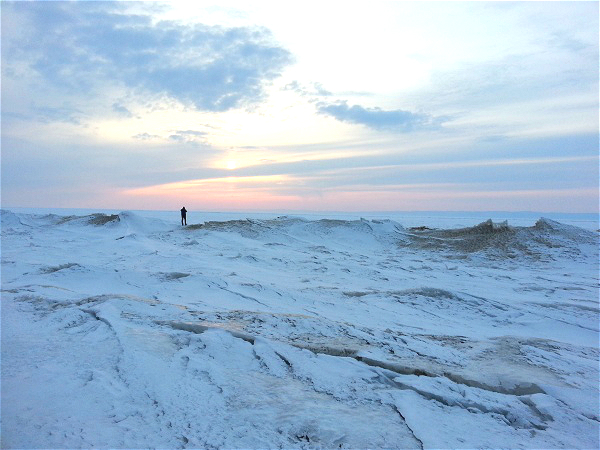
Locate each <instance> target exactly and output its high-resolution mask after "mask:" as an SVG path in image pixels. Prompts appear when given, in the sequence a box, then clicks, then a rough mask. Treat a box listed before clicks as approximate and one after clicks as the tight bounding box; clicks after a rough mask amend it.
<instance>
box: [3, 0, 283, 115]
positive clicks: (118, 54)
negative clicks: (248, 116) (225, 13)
mask: <svg viewBox="0 0 600 450" xmlns="http://www.w3.org/2000/svg"><path fill="white" fill-rule="evenodd" d="M126 7H127V5H126V3H124V4H120V3H117V2H41V1H40V2H14V3H12V2H3V5H2V10H3V11H2V13H3V14H2V20H3V22H4V20H11V17H13V18H14V17H18V18H19V19H20V20H21V21H22V22H23V23H25V24H27V25H26V27H25V30H22V31H21V36H20V37H19V38H17V39H15V38H13V37H12V36H11V37H9V36H3V39H2V46H3V49H2V50H3V52H4V58H3V64H4V63H6V62H8V63H9V64H8V65H10V61H20V62H21V63H22V62H25V63H26V64H28V65H29V67H31V68H32V69H34V70H35V71H36V72H37V73H38V74H39V75H41V76H42V77H43V79H45V80H46V81H47V82H50V83H51V85H52V86H54V87H55V88H59V89H60V88H62V89H65V90H66V91H69V92H71V93H73V92H80V93H86V92H87V93H91V92H93V91H94V88H97V87H98V86H99V85H104V84H105V83H113V84H118V85H124V86H126V87H128V88H131V89H134V90H136V91H142V92H144V93H146V94H157V95H166V96H168V97H170V98H173V99H175V100H178V101H181V102H183V103H185V104H191V105H193V106H194V107H195V108H197V109H200V110H207V111H225V110H228V109H231V108H236V107H240V106H247V105H251V104H254V103H256V102H258V101H260V100H262V99H263V97H264V88H265V86H266V85H267V84H268V83H269V82H270V81H272V80H273V79H275V78H276V77H278V76H279V74H280V72H281V70H282V69H283V68H284V67H285V66H286V65H288V64H290V63H291V60H292V58H291V54H290V53H289V52H288V51H287V50H285V49H283V48H281V47H279V46H278V45H277V44H275V43H274V42H273V38H272V36H271V34H270V32H269V31H268V30H266V29H264V28H248V27H238V28H223V27H217V26H207V25H202V24H194V25H184V24H181V23H178V22H165V21H163V22H158V23H153V22H152V21H151V18H150V16H148V15H136V14H131V13H127V12H126V10H125V8H126ZM3 28H4V27H3ZM4 65H5V66H6V64H4ZM5 73H8V72H5ZM118 109H119V112H121V113H126V112H127V111H126V110H125V109H122V108H118Z"/></svg>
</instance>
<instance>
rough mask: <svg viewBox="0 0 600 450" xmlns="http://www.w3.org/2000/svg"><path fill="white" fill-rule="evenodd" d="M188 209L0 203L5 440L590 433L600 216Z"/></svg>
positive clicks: (436, 444)
mask: <svg viewBox="0 0 600 450" xmlns="http://www.w3.org/2000/svg"><path fill="white" fill-rule="evenodd" d="M198 216H199V215H198V214H194V213H190V214H189V217H188V219H189V223H190V225H188V226H187V227H181V226H180V225H179V223H178V222H179V217H178V216H177V214H176V213H174V214H172V217H168V216H166V215H165V213H160V212H157V213H154V214H153V213H151V212H118V213H116V212H110V213H107V212H102V213H99V212H93V211H57V212H56V211H54V212H51V213H49V214H45V213H44V214H39V213H37V214H36V213H35V212H32V211H25V210H18V209H15V210H10V211H9V210H2V215H1V221H2V222H1V227H2V309H1V314H2V330H1V331H2V336H1V337H2V424H1V426H2V433H1V439H2V443H1V444H2V448H147V447H152V448H492V447H494V448H498V447H502V448H598V447H599V437H598V436H599V425H600V418H599V405H598V402H599V375H598V368H599V365H598V364H599V345H598V339H599V320H598V319H599V317H598V312H599V305H598V295H599V290H598V287H599V285H598V274H599V268H600V267H599V265H600V263H599V258H598V249H599V245H598V244H599V242H598V232H597V231H596V230H597V223H596V224H595V225H594V224H591V223H587V226H585V227H584V228H582V227H580V226H573V223H576V224H579V225H581V222H577V221H576V220H571V221H570V223H569V221H568V220H565V221H560V220H556V217H554V218H553V219H548V218H538V219H537V220H532V219H531V218H525V217H517V218H516V219H515V220H514V223H513V221H511V218H510V217H509V218H508V221H506V222H505V220H506V219H505V218H503V217H500V218H497V217H493V218H492V219H493V220H489V221H488V220H481V221H476V220H475V219H479V218H475V217H462V218H460V220H458V219H457V217H453V216H452V217H450V216H444V215H441V216H437V217H434V216H433V215H421V216H415V215H412V216H411V215H407V216H406V218H405V219H406V220H403V218H402V217H400V216H393V215H388V216H385V215H381V216H375V215H373V216H368V217H366V218H360V217H354V216H352V215H350V214H348V215H346V216H344V215H342V214H336V215H331V216H330V217H327V216H314V215H302V216H298V215H296V216H277V215H273V214H271V215H269V214H266V213H263V214H248V215H245V216H244V215H240V214H237V215H236V214H233V213H231V214H221V215H218V214H204V215H203V217H198ZM496 219H503V220H496ZM559 219H560V218H559ZM192 222H194V223H192Z"/></svg>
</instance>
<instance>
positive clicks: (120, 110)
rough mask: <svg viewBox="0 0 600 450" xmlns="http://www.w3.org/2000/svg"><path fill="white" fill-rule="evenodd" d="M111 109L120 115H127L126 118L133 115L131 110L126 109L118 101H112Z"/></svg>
mask: <svg viewBox="0 0 600 450" xmlns="http://www.w3.org/2000/svg"><path fill="white" fill-rule="evenodd" d="M112 110H113V111H114V112H115V113H117V114H118V115H119V116H121V117H127V118H131V117H133V114H132V113H131V111H129V109H127V108H126V107H125V106H123V105H120V104H119V103H113V105H112Z"/></svg>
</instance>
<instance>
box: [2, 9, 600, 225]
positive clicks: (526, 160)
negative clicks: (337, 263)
mask: <svg viewBox="0 0 600 450" xmlns="http://www.w3.org/2000/svg"><path fill="white" fill-rule="evenodd" d="M598 5H599V3H598V2H595V1H593V2H427V1H426V2H403V1H381V0H374V1H369V2H367V1H352V0H350V1H348V0H346V1H335V0H326V1H322V0H321V1H318V2H317V1H313V0H306V1H303V2H281V1H261V0H257V1H253V2H247V1H227V0H219V1H214V2H213V1H210V0H208V1H204V0H203V1H201V2H168V3H157V2H96V1H86V2H54V1H53V2H42V1H33V2H8V1H2V2H1V3H0V8H1V36H2V39H1V56H2V61H1V62H2V79H1V81H2V92H1V94H2V99H1V113H2V114H1V130H2V142H1V143H2V148H1V151H2V154H1V163H2V169H1V176H2V179H1V185H2V194H1V195H2V198H1V200H2V206H3V207H9V206H21V207H53V208H99V209H133V210H135V209H138V210H139V209H156V210H178V209H179V208H181V206H183V205H185V206H186V208H187V209H188V210H189V211H193V210H203V211H233V210H238V211H257V210H262V211H365V212H366V211H541V212H543V211H546V212H573V213H580V212H591V213H596V212H598V182H599V175H598V173H599V165H600V164H599V147H598V146H599V135H598V127H599V117H598V115H599V114H598V113H599V92H598V80H599V78H598V75H599V74H598V72H599V58H598V55H599V48H598V39H599V38H598V32H599V25H598V16H599V11H598Z"/></svg>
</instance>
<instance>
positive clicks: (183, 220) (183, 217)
mask: <svg viewBox="0 0 600 450" xmlns="http://www.w3.org/2000/svg"><path fill="white" fill-rule="evenodd" d="M186 213H187V209H185V206H184V207H183V208H181V225H182V226H183V225H187V216H186Z"/></svg>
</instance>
